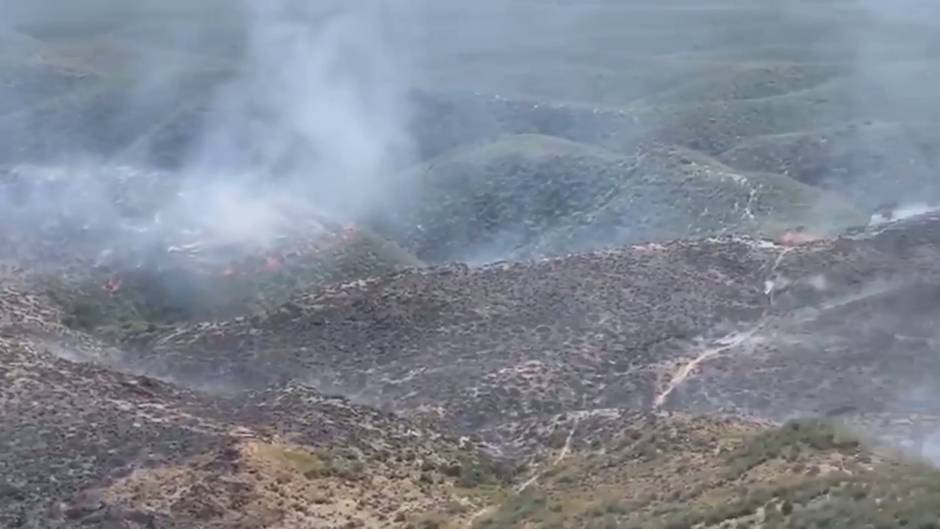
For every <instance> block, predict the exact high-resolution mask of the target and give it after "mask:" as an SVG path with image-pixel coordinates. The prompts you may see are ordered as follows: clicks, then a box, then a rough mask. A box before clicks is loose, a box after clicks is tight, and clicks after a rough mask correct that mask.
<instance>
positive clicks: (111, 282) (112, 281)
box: [101, 274, 122, 296]
mask: <svg viewBox="0 0 940 529" xmlns="http://www.w3.org/2000/svg"><path fill="white" fill-rule="evenodd" d="M121 283H122V280H121V276H119V275H117V274H115V275H113V276H111V277H110V278H109V279H108V280H107V281H105V282H104V284H103V285H101V289H102V290H104V291H105V292H107V293H108V294H111V295H112V296H113V295H114V294H115V293H117V291H118V290H121Z"/></svg>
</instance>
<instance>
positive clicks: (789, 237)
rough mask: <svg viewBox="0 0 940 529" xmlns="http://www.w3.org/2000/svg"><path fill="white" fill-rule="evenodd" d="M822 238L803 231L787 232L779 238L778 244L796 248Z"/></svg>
mask: <svg viewBox="0 0 940 529" xmlns="http://www.w3.org/2000/svg"><path fill="white" fill-rule="evenodd" d="M821 239H822V237H820V236H818V235H814V234H812V233H808V232H805V231H788V232H785V233H784V234H783V235H781V236H780V240H779V242H780V244H782V245H784V246H798V245H800V244H806V243H810V242H814V241H818V240H821Z"/></svg>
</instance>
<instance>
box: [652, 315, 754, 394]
mask: <svg viewBox="0 0 940 529" xmlns="http://www.w3.org/2000/svg"><path fill="white" fill-rule="evenodd" d="M764 323H765V321H764V320H761V321H759V322H758V323H757V324H756V325H755V326H754V327H752V328H751V329H749V330H747V331H745V332H742V333H731V334H729V335H726V336H723V337H721V338H719V339H718V340H715V341H714V342H713V345H712V347H709V348H707V349H705V350H703V351H702V352H700V353H699V354H698V355H696V356H695V357H694V358H692V359H691V360H689V361H688V362H684V363H683V364H681V365H680V366H679V367H678V368H677V369H676V370H675V371H674V372H673V374H672V377H671V378H670V380H669V384H667V385H666V388H665V389H663V390H662V391H660V392H659V394H658V395H656V398H655V399H653V407H654V408H661V407H662V406H663V404H665V403H666V399H668V398H669V395H670V394H672V392H673V391H675V390H676V388H678V387H679V386H681V385H682V384H683V383H684V382H685V381H686V380H688V378H689V377H690V376H691V375H692V374H693V373H694V372H695V370H696V369H697V368H698V366H699V365H701V364H702V363H703V362H705V361H707V360H709V359H711V358H714V357H715V356H718V355H720V354H721V353H723V352H725V351H727V350H729V349H733V348H735V347H737V346H739V345H742V344H744V343H746V342H747V341H748V340H750V339H751V338H753V337H754V335H755V334H757V331H759V330H760V329H761V327H763V326H764Z"/></svg>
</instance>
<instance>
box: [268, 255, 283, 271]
mask: <svg viewBox="0 0 940 529" xmlns="http://www.w3.org/2000/svg"><path fill="white" fill-rule="evenodd" d="M282 266H284V259H283V258H281V257H280V256H277V255H269V256H268V257H267V258H266V259H265V260H264V268H265V270H267V271H269V272H275V271H277V270H280V269H281V267H282Z"/></svg>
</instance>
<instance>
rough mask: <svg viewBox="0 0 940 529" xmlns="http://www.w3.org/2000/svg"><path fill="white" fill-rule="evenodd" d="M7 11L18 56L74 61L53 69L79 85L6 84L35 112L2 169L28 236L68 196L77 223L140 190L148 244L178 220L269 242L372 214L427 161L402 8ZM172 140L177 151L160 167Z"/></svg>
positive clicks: (283, 1)
mask: <svg viewBox="0 0 940 529" xmlns="http://www.w3.org/2000/svg"><path fill="white" fill-rule="evenodd" d="M0 13H2V15H3V17H2V18H3V23H2V25H3V28H2V29H3V33H2V37H3V39H4V41H5V42H11V43H18V44H19V45H20V46H21V47H22V53H20V57H17V58H16V62H17V67H20V68H23V69H24V71H27V72H32V71H42V68H44V67H45V64H43V61H45V62H46V63H50V62H51V63H53V64H52V69H53V70H54V71H56V73H57V74H61V73H62V70H63V69H65V68H71V69H72V70H70V71H68V72H66V73H67V75H57V76H56V77H54V78H52V79H47V80H40V82H45V83H46V85H52V84H60V85H62V86H60V87H59V88H60V90H58V91H55V90H53V93H52V94H51V96H50V97H49V98H48V99H40V98H37V99H36V100H33V99H31V97H30V94H29V93H28V91H29V88H30V87H29V86H27V85H23V86H22V89H19V85H17V84H16V83H17V82H19V81H18V79H14V80H13V81H11V82H10V84H9V85H8V87H7V88H8V90H6V92H8V93H5V94H4V95H5V96H7V98H8V99H9V98H11V97H12V98H15V99H16V100H17V103H18V104H16V105H15V107H16V108H15V109H14V110H15V111H16V112H18V113H19V114H20V115H21V118H20V122H19V123H16V122H13V121H12V120H11V119H10V118H9V117H8V116H4V118H8V119H7V121H9V122H11V125H10V126H9V128H8V129H7V128H6V127H5V128H4V131H3V133H4V134H5V135H9V136H10V139H11V140H13V143H15V144H16V146H15V147H11V148H10V151H11V152H9V153H7V154H8V156H6V157H4V158H5V159H3V160H2V163H3V165H5V166H6V170H5V173H6V175H7V180H15V181H16V182H17V185H18V186H19V187H20V188H24V189H27V188H28V189H27V191H24V193H21V194H20V196H13V194H12V193H11V192H10V191H4V192H3V195H2V196H0V200H2V201H3V202H5V203H6V204H8V205H9V207H8V208H4V209H5V210H7V212H8V213H9V212H10V211H14V210H15V212H16V215H15V218H16V220H17V222H18V223H20V224H21V225H22V226H21V227H22V229H23V230H27V231H28V230H31V229H32V227H33V226H34V225H36V224H37V223H38V222H37V221H38V220H47V219H49V218H51V217H55V216H56V215H57V213H60V212H61V211H64V210H63V209H62V208H63V207H65V208H66V209H68V210H70V216H69V218H68V221H67V223H68V224H69V225H70V227H73V228H74V227H84V226H86V225H88V224H90V223H102V224H112V225H116V224H117V223H120V222H126V221H127V220H128V219H127V218H126V217H127V216H128V215H127V214H128V213H129V211H128V210H129V209H134V208H128V207H120V206H117V207H116V206H115V205H114V202H115V196H114V194H115V193H116V192H118V191H117V190H116V189H114V188H121V186H124V191H127V194H126V196H122V197H120V198H119V199H118V202H127V201H140V202H147V201H150V203H148V204H141V207H140V208H137V209H139V210H140V211H139V212H137V213H139V214H140V215H138V216H139V217H140V218H137V219H135V220H134V224H135V231H134V232H133V234H132V236H131V237H130V238H131V239H133V240H134V244H140V241H141V240H142V238H146V237H147V234H148V233H158V232H160V233H163V232H165V231H166V230H167V229H175V230H177V231H178V232H182V231H187V232H189V233H193V234H196V233H201V234H203V236H211V237H215V238H223V239H227V240H235V241H245V242H253V243H262V244H263V243H266V242H270V241H271V240H272V239H273V238H274V237H276V236H278V235H279V234H280V233H281V232H282V231H283V230H285V229H288V228H291V227H292V226H295V225H296V223H297V219H298V215H302V214H304V213H310V211H312V210H318V211H326V212H328V213H329V214H330V215H332V216H333V217H338V218H341V219H343V220H354V219H355V218H356V217H357V216H359V215H361V214H363V213H364V212H366V211H368V209H369V208H370V207H371V205H372V204H374V203H375V201H378V200H381V199H382V195H383V190H384V189H385V186H386V185H387V184H389V183H390V182H391V179H392V176H393V175H394V174H395V173H396V171H398V170H400V168H401V167H402V166H403V165H406V164H407V163H409V160H410V158H411V144H410V140H409V135H408V133H407V119H408V112H409V111H408V105H407V101H406V98H405V93H406V89H407V86H408V69H407V67H406V63H407V61H406V59H407V55H406V54H405V53H404V50H403V49H402V47H401V46H399V44H400V43H399V42H397V41H395V39H394V38H393V35H392V34H391V31H390V28H389V24H390V23H391V20H392V18H393V17H394V16H397V15H396V14H395V13H394V12H393V10H392V9H391V8H390V7H389V6H388V5H386V4H385V3H384V2H381V1H376V2H372V1H357V2H305V1H298V0H274V1H269V2H252V1H247V0H246V1H245V2H243V3H239V2H214V1H210V2H203V3H198V5H192V6H190V5H188V4H186V3H183V2H138V3H127V2H115V1H110V0H79V1H77V2H58V1H52V0H49V1H45V2H36V3H23V2H4V3H3V4H0ZM11 70H12V69H11ZM16 74H17V71H16V70H14V71H13V74H12V75H14V76H15V75H16ZM68 84H71V85H74V86H65V85H68ZM56 97H58V99H55V98H56ZM94 97H99V98H100V101H97V100H95V99H94ZM83 98H85V99H83ZM58 104H61V105H63V107H53V111H52V112H50V113H49V114H51V115H52V116H53V117H52V118H49V117H48V115H47V113H46V109H47V107H52V105H58ZM70 104H74V106H75V108H74V110H73V109H72V108H71V107H69V106H68V105H70ZM96 105H97V107H96ZM57 113H59V114H62V115H64V116H65V117H64V118H63V123H59V122H56V121H55V119H56V118H55V116H57V115H58V114H57ZM76 122H77V124H76ZM17 125H18V126H19V128H18V129H17V128H16V126H17ZM66 126H69V127H74V128H75V130H70V129H68V128H66ZM174 127H175V128H176V129H177V130H174ZM15 132H16V133H18V137H16V138H14V137H13V136H12V135H13V134H14V133H15ZM26 135H31V136H33V137H32V138H25V139H24V138H23V136H26ZM161 142H162V143H161ZM8 143H9V142H8ZM167 145H169V147H167ZM159 149H163V150H164V151H167V152H168V154H167V153H161V154H167V155H168V156H169V158H171V159H172V160H171V161H170V162H168V163H156V164H155V163H152V161H153V160H152V158H153V156H152V155H153V154H154V152H156V151H157V150H159ZM53 188H54V189H55V191H54V192H53V191H50V189H53ZM50 193H53V194H50ZM133 195H138V197H136V198H131V197H132V196H133ZM139 195H144V196H142V197H141V196H139ZM52 197H58V198H52ZM62 202H67V204H63V203H62ZM124 206H126V204H124ZM116 209H117V210H118V211H116ZM122 216H123V217H125V218H119V217H122ZM131 216H133V215H131ZM8 228H9V226H8ZM181 230H182V231H181ZM107 236H108V237H109V238H111V239H113V237H114V236H115V235H114V234H113V233H110V234H108V235H107ZM109 244H110V245H115V244H120V241H115V240H111V241H109Z"/></svg>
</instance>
